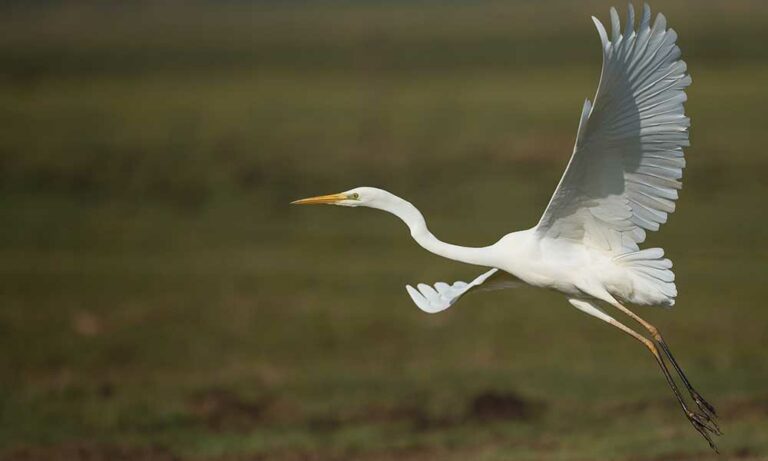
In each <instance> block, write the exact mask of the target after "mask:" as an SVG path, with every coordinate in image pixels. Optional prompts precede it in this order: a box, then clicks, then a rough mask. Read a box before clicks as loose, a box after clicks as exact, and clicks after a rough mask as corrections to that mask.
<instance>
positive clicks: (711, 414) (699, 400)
mask: <svg viewBox="0 0 768 461" xmlns="http://www.w3.org/2000/svg"><path fill="white" fill-rule="evenodd" d="M614 306H615V307H616V308H617V309H619V310H620V311H622V312H624V313H625V314H626V315H628V316H629V317H631V318H632V319H633V320H635V321H636V322H637V323H639V324H640V325H642V326H643V327H644V328H645V329H646V330H648V332H649V333H650V334H651V336H652V337H653V339H654V341H656V343H657V344H658V345H659V346H660V347H661V350H662V351H663V352H664V355H666V357H667V358H668V359H669V361H670V362H671V363H672V366H673V367H674V368H675V371H676V372H677V374H678V376H680V379H681V380H682V381H683V384H685V387H686V388H687V389H688V393H689V394H690V395H691V398H692V399H693V401H694V402H696V406H697V407H698V408H699V410H701V412H702V413H703V415H704V416H705V417H706V418H707V420H708V421H710V422H711V423H712V424H713V425H714V427H715V428H717V433H720V428H719V427H718V425H717V422H716V421H715V418H717V412H716V411H715V407H714V406H712V404H710V403H709V402H707V401H706V400H704V397H702V396H701V394H699V393H698V392H697V391H696V389H694V388H693V386H692V385H691V382H690V381H689V380H688V377H687V376H685V373H684V372H683V369H682V368H681V367H680V365H678V363H677V360H675V357H674V356H673V355H672V351H671V350H670V349H669V346H667V343H666V342H665V341H664V338H663V337H662V336H661V333H660V332H659V330H658V329H657V328H656V327H655V326H653V325H651V324H650V323H648V322H647V321H646V320H644V319H643V318H642V317H640V316H639V315H637V314H635V313H634V312H632V311H631V310H629V309H627V308H626V307H624V306H622V305H621V304H619V303H616V304H614Z"/></svg>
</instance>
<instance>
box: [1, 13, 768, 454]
mask: <svg viewBox="0 0 768 461" xmlns="http://www.w3.org/2000/svg"><path fill="white" fill-rule="evenodd" d="M610 5H611V4H610V3H609V2H603V1H589V2H567V3H566V2H563V1H546V2H499V3H482V2H471V3H470V2H467V3H464V2H447V3H441V2H425V3H416V4H414V3H411V2H386V3H385V2H359V3H353V2H346V3H338V4H330V5H317V4H312V3H302V2H286V3H285V4H282V3H274V4H247V3H245V2H242V3H238V2H229V3H225V4H219V3H213V2H212V3H209V4H196V5H190V4H187V3H185V2H178V3H176V2H163V3H161V4H158V5H153V4H152V3H149V2H147V3H144V2H137V3H135V4H134V3H121V2H115V3H114V4H109V2H94V3H93V4H70V5H57V4H56V3H51V4H41V5H38V6H36V7H29V6H22V5H16V6H4V7H2V15H0V30H2V31H3V32H2V37H3V38H2V39H1V40H0V122H1V125H2V127H3V129H2V134H1V135H0V223H2V224H1V225H0V458H6V459H8V460H16V459H127V460H133V459H156V460H165V459H176V457H181V458H184V459H187V458H192V459H235V460H237V459H257V460H346V459H360V460H395V459H397V460H414V461H415V460H506V459H517V460H587V459H589V460H634V461H640V460H705V459H741V460H760V459H768V356H767V355H766V345H767V344H768V308H766V306H765V299H766V295H768V290H766V276H768V271H767V270H766V261H767V260H768V243H767V242H766V234H767V232H766V226H768V218H766V210H767V208H766V198H768V180H767V179H766V173H768V156H767V154H766V145H767V144H768V142H767V141H768V139H766V135H765V133H766V126H768V111H766V107H768V85H766V83H767V82H768V48H766V47H765V43H766V41H767V40H768V9H766V7H765V5H764V3H763V2H762V1H757V0H754V1H735V2H714V1H689V2H683V1H674V2H656V4H655V5H652V6H653V7H654V8H657V9H661V10H662V11H663V12H664V13H665V14H666V15H667V17H668V19H669V22H670V24H671V25H672V27H674V28H675V29H676V30H677V31H678V33H679V35H680V40H679V44H680V46H681V47H682V49H683V53H684V58H685V59H686V61H687V62H688V64H689V70H690V72H691V74H692V76H693V81H694V84H693V86H692V87H691V88H690V91H689V100H690V101H689V103H688V105H687V108H688V112H689V114H690V115H691V117H692V120H693V128H692V147H691V148H690V149H688V150H687V156H688V161H689V166H688V168H687V169H686V175H685V188H684V190H683V192H682V195H681V199H680V201H679V210H678V211H677V212H676V213H675V214H674V215H673V216H672V217H671V219H670V222H669V223H668V224H667V225H665V226H664V227H663V229H662V232H660V233H659V234H654V235H652V236H650V238H649V242H648V244H649V245H660V246H663V247H665V248H666V249H667V253H668V255H669V256H670V257H671V258H672V259H673V260H674V262H675V267H676V273H677V276H678V287H679V290H680V295H679V297H678V303H677V305H676V306H675V308H674V309H673V310H672V311H663V310H653V309H644V310H643V314H645V315H646V316H647V317H648V318H649V319H651V320H653V321H655V322H656V323H657V325H658V326H660V328H661V329H662V331H664V332H665V333H666V335H667V337H668V339H669V342H670V343H671V345H672V347H673V348H674V350H675V351H676V355H677V357H678V359H679V360H680V361H681V362H682V364H683V366H684V368H685V369H686V371H687V372H688V374H689V376H690V377H691V378H692V379H693V381H694V383H695V384H696V385H697V386H698V388H699V389H700V390H701V392H702V393H703V394H704V395H705V396H706V397H707V398H708V399H710V400H711V401H713V402H714V403H715V404H716V405H717V408H718V409H719V411H720V414H721V423H722V426H723V430H724V432H725V436H723V437H722V438H721V439H720V447H721V451H722V452H723V453H724V457H723V458H716V457H715V455H714V454H712V453H711V452H710V451H709V449H708V447H707V445H706V443H705V442H704V441H703V440H702V439H701V438H700V437H699V436H698V434H696V432H695V431H694V430H693V429H692V428H691V427H690V425H689V424H688V422H687V421H686V420H685V418H684V417H683V416H682V414H681V413H680V411H679V409H678V408H677V407H676V404H675V401H674V399H673V397H672V395H671V393H670V391H669V389H668V388H667V386H666V385H665V383H664V380H663V378H662V376H661V375H660V373H659V371H658V369H657V366H656V364H655V363H654V361H653V359H652V358H651V357H650V356H649V355H648V354H647V351H645V350H644V349H643V348H642V347H641V346H639V345H638V344H636V343H635V342H633V341H631V340H630V339H628V338H626V337H624V336H622V335H620V334H619V333H618V332H616V331H614V330H612V329H609V328H607V327H606V326H604V325H602V324H600V323H599V322H597V321H596V320H594V319H592V318H588V317H587V316H585V315H583V314H581V313H579V312H578V311H576V310H575V309H573V308H571V307H570V306H569V305H568V304H567V303H566V301H565V299H563V298H562V297H561V296H560V295H557V294H554V293H549V292H544V291H539V290H533V289H527V288H523V289H517V290H507V291H501V292H493V293H483V294H478V295H472V296H470V297H468V298H466V299H464V300H462V301H461V303H459V304H458V305H457V306H456V307H455V308H453V309H451V310H450V311H448V312H445V313H443V314H440V315H437V316H428V315H426V314H423V313H421V312H420V311H419V310H418V309H417V308H416V307H415V306H414V305H413V304H412V303H411V301H410V300H409V298H408V297H407V295H406V293H405V290H404V285H405V284H406V283H414V282H421V281H437V280H456V279H462V280H466V279H467V278H470V277H473V276H474V275H476V274H477V273H479V270H480V269H479V268H473V267H469V266H463V265H460V264H456V263H452V262H449V261H444V260H442V259H440V258H437V257H435V256H432V255H430V254H428V253H426V252H425V251H423V250H421V249H420V248H418V247H417V246H416V245H415V244H414V243H413V242H412V241H411V239H410V237H409V236H408V233H407V231H406V229H405V228H404V227H403V226H402V224H401V223H400V222H398V221H397V220H396V219H394V218H392V217H390V216H386V215H384V214H382V213H378V212H374V211H371V210H350V209H342V208H336V207H317V208H301V209H298V208H292V207H289V206H288V202H289V201H291V200H293V199H296V198H299V197H304V196H307V195H314V194H319V193H330V192H337V191H341V190H345V189H348V188H351V187H354V186H359V185H372V186H380V187H385V188H387V189H389V190H392V191H393V192H395V193H398V194H400V195H402V196H404V197H406V198H408V199H410V200H411V201H413V202H414V203H415V204H416V205H417V206H419V207H421V208H422V210H423V211H424V213H425V214H426V216H427V218H428V221H429V222H430V226H431V227H432V228H433V230H434V232H435V233H436V234H437V235H438V236H440V237H442V238H444V239H446V240H448V241H452V242H456V243H461V244H467V245H481V244H486V243H490V242H492V241H494V239H496V238H498V237H499V236H501V235H502V234H504V233H506V232H509V231H512V230H517V229H522V228H526V227H530V226H532V225H533V224H534V223H535V222H536V220H537V219H538V217H539V214H540V213H541V211H542V210H543V208H544V206H545V204H546V203H547V200H548V199H549V195H550V194H551V192H552V191H553V190H554V187H555V184H556V183H557V180H558V179H559V176H560V174H561V172H562V170H563V168H564V166H565V163H566V162H567V158H568V155H569V153H570V151H571V147H572V143H573V138H574V136H575V132H576V125H577V122H578V120H577V118H578V114H579V110H580V108H581V104H582V102H583V99H584V98H585V97H592V95H593V93H594V90H595V87H596V85H597V79H598V76H599V70H600V47H599V40H598V38H597V34H596V32H595V31H594V28H593V26H592V23H591V21H590V20H589V16H590V15H592V14H594V15H597V16H598V17H600V18H603V19H606V18H607V10H608V7H609V6H610ZM620 6H621V7H622V9H623V5H620ZM623 14H624V13H623V12H622V15H623Z"/></svg>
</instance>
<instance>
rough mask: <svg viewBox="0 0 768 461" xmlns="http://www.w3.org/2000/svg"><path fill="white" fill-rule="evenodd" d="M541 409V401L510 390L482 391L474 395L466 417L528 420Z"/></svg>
mask: <svg viewBox="0 0 768 461" xmlns="http://www.w3.org/2000/svg"><path fill="white" fill-rule="evenodd" d="M542 409H543V404H542V403H541V402H534V401H531V400H529V399H526V398H523V397H522V396H520V395H519V394H517V393H515V392H511V391H507V392H493V391H491V392H483V393H480V394H478V395H476V396H475V397H474V398H473V399H472V401H471V403H470V405H469V409H468V410H467V418H468V419H471V420H475V421H496V420H507V421H509V420H512V421H530V420H532V419H534V418H536V417H537V416H538V415H539V414H540V413H541V410H542Z"/></svg>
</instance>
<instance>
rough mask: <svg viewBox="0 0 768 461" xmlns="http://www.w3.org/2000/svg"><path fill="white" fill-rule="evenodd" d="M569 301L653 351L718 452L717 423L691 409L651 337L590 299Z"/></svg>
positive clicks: (690, 414) (698, 428) (681, 401)
mask: <svg viewBox="0 0 768 461" xmlns="http://www.w3.org/2000/svg"><path fill="white" fill-rule="evenodd" d="M568 301H569V302H570V303H571V304H572V305H573V306H575V307H576V308H577V309H579V310H581V311H582V312H585V313H587V314H589V315H591V316H593V317H597V318H598V319H600V320H602V321H604V322H606V323H608V324H609V325H611V326H614V327H616V328H618V329H619V330H621V331H623V332H624V333H626V334H628V335H629V336H631V337H633V338H635V339H636V340H638V341H640V342H641V343H642V344H643V345H644V346H645V347H646V348H647V349H648V350H649V351H650V352H651V354H652V355H653V357H654V358H655V359H656V363H658V364H659V367H660V368H661V371H662V373H663V374H664V379H666V380H667V384H668V385H669V387H670V388H671V389H672V392H673V393H674V394H675V398H676V399H677V401H678V403H679V404H680V407H681V408H682V409H683V413H685V416H686V417H687V418H688V421H690V423H691V425H693V427H694V429H696V431H698V433H699V434H701V435H702V437H704V439H705V440H706V441H707V443H709V446H710V447H711V448H712V449H713V450H715V451H716V452H718V450H717V446H716V445H715V443H714V442H713V440H712V435H713V434H714V435H720V430H719V428H718V427H717V426H716V425H713V424H712V421H711V420H710V418H709V416H708V415H706V414H699V413H695V412H693V411H691V409H690V408H689V407H688V404H687V403H686V402H685V399H684V398H683V396H682V394H681V393H680V390H679V389H678V387H677V384H676V383H675V380H674V379H673V378H672V375H671V374H670V373H669V369H668V368H667V365H666V363H665V362H664V358H663V357H662V355H661V353H660V352H659V348H658V347H657V346H656V344H655V343H654V342H653V341H651V340H650V339H648V338H646V337H645V336H643V335H641V334H640V333H638V332H636V331H635V330H633V329H631V328H629V327H628V326H626V325H624V324H623V323H621V322H619V321H618V320H616V319H614V318H613V317H611V316H610V315H608V314H606V313H605V312H603V311H602V310H601V309H600V308H599V307H597V306H595V305H594V304H593V303H592V302H590V301H586V300H583V299H569V300H568ZM718 453H719V452H718Z"/></svg>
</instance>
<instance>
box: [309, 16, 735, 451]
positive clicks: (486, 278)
mask: <svg viewBox="0 0 768 461" xmlns="http://www.w3.org/2000/svg"><path fill="white" fill-rule="evenodd" d="M593 20H594V21H595V25H596V26H597V30H598V33H599V35H600V39H601V42H602V48H603V69H602V72H601V76H600V84H599V86H598V91H597V94H596V96H595V100H594V104H593V103H591V102H590V101H589V100H587V101H585V103H584V106H583V108H582V111H581V116H580V118H579V126H578V131H577V134H576V143H575V147H574V150H573V154H572V156H571V159H570V162H569V163H568V166H567V168H566V170H565V173H564V174H563V177H562V179H561V180H560V183H559V184H558V186H557V188H556V190H555V193H554V194H553V196H552V198H551V200H550V202H549V204H548V205H547V207H546V209H545V211H544V214H543V215H542V217H541V219H540V220H539V222H538V223H537V224H536V225H535V226H533V227H532V228H530V229H528V230H523V231H518V232H512V233H510V234H507V235H505V236H503V237H502V238H500V239H499V240H498V241H497V242H496V243H493V244H491V245H489V246H485V247H477V248H472V247H464V246H459V245H453V244H450V243H445V242H442V241H441V240H439V239H438V238H437V237H435V236H434V235H433V234H432V232H430V230H429V229H428V227H427V223H426V220H425V219H424V216H423V215H422V214H421V212H419V210H418V209H417V208H416V207H415V206H414V205H413V204H411V203H410V202H408V201H406V200H404V199H402V198H400V197H397V196H396V195H394V194H392V193H390V192H387V191H385V190H382V189H377V188H372V187H359V188H355V189H351V190H349V191H347V192H343V193H340V194H332V195H325V196H319V197H312V198H309V199H303V200H298V201H296V202H294V203H298V204H315V203H328V204H335V205H342V206H350V207H359V206H363V207H369V208H375V209H379V210H383V211H386V212H388V213H391V214H393V215H395V216H397V217H398V218H400V219H401V220H402V221H403V222H404V223H405V224H406V225H407V226H408V228H409V230H410V233H411V236H412V237H413V239H414V240H415V241H416V242H417V243H418V244H419V245H421V246H422V247H423V248H425V249H426V250H428V251H430V252H432V253H434V254H437V255H439V256H443V257H445V258H448V259H452V260H455V261H460V262H463V263H467V264H472V265H477V266H484V267H486V268H490V270H487V271H486V272H484V273H483V274H481V275H479V276H477V277H476V278H475V279H474V280H472V281H470V282H468V283H467V282H454V283H453V284H450V285H449V284H447V283H443V282H437V283H435V284H433V285H428V284H423V283H422V284H418V285H417V286H416V287H413V286H410V285H408V286H407V287H406V289H407V291H408V293H409V294H410V296H411V298H412V299H413V301H414V302H415V303H416V305H417V306H418V307H419V308H420V309H422V310H424V311H425V312H429V313H436V312H440V311H442V310H445V309H448V308H449V307H451V306H452V305H454V304H455V303H456V301H458V300H459V299H460V298H461V297H462V296H464V295H465V294H467V293H469V292H471V291H474V290H483V289H500V288H509V287H511V286H514V285H516V284H519V282H521V281H522V282H524V283H526V284H528V285H532V286H535V287H541V288H548V289H552V290H556V291H558V292H560V293H563V294H564V295H565V296H566V297H567V299H568V301H569V302H570V303H571V304H572V305H573V306H574V307H576V308H577V309H579V310H581V311H583V312H585V313H587V314H589V315H592V316H594V317H596V318H598V319H600V320H602V321H604V322H606V323H608V324H610V325H612V326H614V327H616V328H618V329H620V330H621V331H623V332H625V333H627V334H629V335H630V336H632V337H633V338H635V339H637V340H638V341H640V342H641V343H643V344H644V345H645V346H646V347H647V348H648V349H649V350H650V351H651V353H652V354H653V355H654V357H655V358H656V361H657V363H658V364H659V366H660V367H661V369H662V371H663V373H664V376H665V378H666V380H667V382H668V384H669V385H670V386H671V388H672V389H673V391H674V392H675V395H676V397H677V399H678V401H679V403H680V405H681V407H682V408H683V410H684V412H685V414H686V416H687V417H688V419H689V420H690V422H691V423H692V424H693V426H694V427H695V428H696V430H697V431H699V433H701V434H702V435H703V436H704V437H705V438H706V439H707V441H708V442H709V443H710V445H711V446H712V447H713V448H714V444H713V442H712V438H711V435H712V434H717V435H719V433H720V432H719V428H718V427H717V424H716V422H715V417H716V414H715V410H714V408H713V407H712V406H711V405H710V404H709V403H707V402H706V401H705V400H704V399H703V398H702V397H701V395H700V394H699V393H698V392H696V391H695V390H694V389H693V387H692V386H691V384H690V382H689V381H688V379H687V377H686V376H685V374H684V373H683V371H682V369H681V368H680V367H679V365H678V364H677V362H676V361H675V359H674V357H673V356H672V354H671V352H670V350H669V347H668V346H667V344H666V342H665V341H664V339H663V338H662V336H661V334H660V333H659V331H658V330H657V329H656V328H655V327H654V326H653V325H651V324H650V323H648V322H646V321H645V320H643V319H642V318H641V317H639V316H637V315H636V314H635V313H634V312H632V311H631V310H629V309H628V308H627V307H626V306H625V304H634V305H639V306H672V305H673V304H674V303H675V297H676V296H677V288H676V286H675V283H674V280H675V276H674V273H673V272H672V270H671V268H672V263H671V261H670V260H669V259H666V258H664V251H663V250H662V249H660V248H649V249H640V246H639V245H640V244H641V243H643V241H644V240H645V237H646V231H655V230H658V229H659V227H660V225H661V224H663V223H665V222H666V220H667V217H668V215H669V214H670V213H672V212H673V211H674V210H675V200H676V199H677V198H678V192H677V191H678V189H680V188H681V182H680V178H681V177H682V170H683V168H684V167H685V159H684V156H683V150H682V149H683V147H686V146H688V127H689V125H690V120H689V119H688V117H686V116H685V111H684V107H683V103H684V102H685V100H686V95H685V92H684V90H685V88H686V87H687V86H688V85H689V84H690V83H691V79H690V76H688V75H687V74H686V65H685V63H684V62H683V61H682V60H680V49H679V48H678V47H677V45H676V43H675V42H676V40H677V34H676V33H675V32H674V30H672V29H667V27H666V19H665V18H664V16H663V15H661V14H659V15H657V17H656V19H655V21H654V22H653V24H651V12H650V8H649V7H648V6H647V5H645V7H644V9H643V15H642V17H641V18H640V21H639V24H638V26H637V28H635V17H634V9H633V8H632V7H631V5H630V8H629V13H628V18H627V25H626V27H625V29H624V31H622V30H621V24H620V21H619V17H618V14H617V12H616V10H615V9H611V25H612V32H611V35H610V37H609V36H608V33H607V31H606V30H605V28H604V27H603V25H602V24H601V23H600V22H599V21H598V20H597V19H595V18H593ZM605 305H607V306H610V307H613V308H616V309H618V310H619V311H621V312H622V313H624V314H626V315H627V316H629V317H630V318H631V319H633V320H634V321H636V322H638V323H639V324H641V325H642V326H643V327H644V328H645V329H646V330H647V331H648V333H650V336H651V337H652V339H648V338H646V337H645V336H643V335H641V334H640V333H638V332H636V331H634V330H632V329H631V328H629V327H627V326H626V325H624V324H623V323H621V322H619V321H618V320H616V319H615V318H614V317H612V316H611V315H609V314H608V313H606V312H605V311H604V310H603V306H605ZM665 358H666V360H667V361H668V362H669V363H671V364H672V366H673V367H674V370H675V371H676V372H677V373H678V376H679V377H680V379H681V380H682V381H683V383H684V385H685V387H686V388H687V390H688V391H689V393H690V396H691V398H692V399H693V401H694V403H695V404H696V407H697V409H698V411H692V410H691V408H690V407H689V406H688V404H687V403H686V401H685V399H683V398H682V395H681V394H680V392H679V390H678V387H677V385H676V383H675V381H674V379H673V378H672V376H671V374H670V372H669V369H668V368H667V365H666V362H665Z"/></svg>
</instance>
